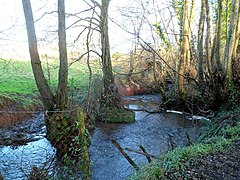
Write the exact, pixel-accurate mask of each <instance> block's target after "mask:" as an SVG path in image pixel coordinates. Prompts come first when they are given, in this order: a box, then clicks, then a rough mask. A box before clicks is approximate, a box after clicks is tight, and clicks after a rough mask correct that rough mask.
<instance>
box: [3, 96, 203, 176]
mask: <svg viewBox="0 0 240 180" xmlns="http://www.w3.org/2000/svg"><path fill="white" fill-rule="evenodd" d="M124 100H125V103H126V107H128V108H130V109H136V110H137V109H147V108H148V109H149V108H150V109H156V108H157V106H158V103H159V101H160V97H159V96H156V95H144V96H129V97H124ZM135 114H136V122H134V123H131V124H105V123H97V124H96V129H95V130H94V132H93V134H92V143H91V146H90V148H89V151H90V159H91V169H92V179H94V180H108V179H109V180H110V179H111V180H112V179H114V180H118V179H125V178H127V177H129V176H130V175H132V174H133V173H134V172H135V170H134V168H133V167H132V166H131V165H130V164H129V163H128V162H127V160H126V159H125V158H124V157H123V156H122V155H121V153H120V152H119V151H118V150H117V148H116V147H115V146H114V145H113V144H112V143H111V140H112V139H114V140H116V141H117V142H118V143H119V144H120V145H121V146H122V147H123V148H126V147H128V148H131V149H135V150H138V145H143V146H144V147H145V148H146V150H147V152H148V153H149V154H152V155H157V154H159V153H162V152H165V151H167V150H168V149H169V141H168V137H169V135H171V136H172V137H173V141H174V143H175V144H176V145H177V146H182V145H184V144H187V138H186V132H188V134H189V136H190V137H191V138H192V139H194V138H195V137H196V136H198V132H199V127H197V126H195V125H194V124H192V122H191V121H187V120H185V119H184V118H183V117H182V116H181V115H177V114H168V113H161V114H159V113H155V114H149V113H147V112H144V111H136V112H135ZM36 121H37V122H38V124H39V123H40V122H41V123H42V122H44V119H43V115H41V114H40V115H38V116H36V117H35V119H32V120H30V121H27V122H25V124H24V123H23V125H19V126H18V128H15V130H17V129H19V127H25V126H26V127H27V125H26V124H34V123H36ZM41 123H40V124H41ZM35 128H36V129H40V130H39V131H38V132H37V131H35V133H34V134H31V133H30V134H31V137H34V138H33V139H32V141H31V142H28V143H27V144H26V145H21V146H3V145H2V146H0V164H1V165H0V172H1V175H2V176H3V177H4V179H9V180H10V179H27V178H26V175H27V174H28V173H29V171H30V170H31V167H32V166H39V165H41V164H44V166H50V165H49V164H50V162H52V161H51V160H52V159H54V157H55V149H54V148H53V147H52V146H51V144H50V143H49V142H48V140H47V139H46V138H45V127H44V126H42V127H41V128H39V127H38V126H36V127H33V128H32V129H33V132H34V130H35ZM13 129H14V128H13ZM3 132H4V133H5V134H6V133H7V132H8V133H10V134H11V133H12V134H13V133H15V131H12V132H11V131H9V130H8V131H6V130H5V131H4V130H1V131H0V133H3ZM21 133H23V132H21ZM25 135H26V133H25ZM26 136H30V135H26ZM127 153H128V154H129V156H130V157H131V158H132V160H133V161H134V162H135V163H136V164H137V165H138V166H142V165H144V164H145V163H147V160H146V158H145V157H144V156H142V155H139V154H136V153H133V152H127ZM57 163H58V162H57V160H54V163H52V164H51V166H50V172H51V169H55V170H56V169H57V168H55V167H56V166H58V167H59V164H57ZM60 169H61V168H60ZM52 173H55V172H52Z"/></svg>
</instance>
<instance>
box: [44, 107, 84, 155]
mask: <svg viewBox="0 0 240 180" xmlns="http://www.w3.org/2000/svg"><path fill="white" fill-rule="evenodd" d="M45 124H46V129H47V139H48V140H49V141H50V142H51V144H52V145H53V146H54V147H55V148H56V151H57V155H58V156H59V157H64V156H69V157H79V156H80V155H81V154H80V153H82V152H81V150H82V149H83V148H82V147H83V146H87V144H88V143H87V136H88V135H87V133H86V129H85V123H84V114H83V112H82V110H81V109H77V110H74V111H66V112H57V111H56V112H54V113H52V114H51V115H47V116H45ZM83 132H84V133H83Z"/></svg>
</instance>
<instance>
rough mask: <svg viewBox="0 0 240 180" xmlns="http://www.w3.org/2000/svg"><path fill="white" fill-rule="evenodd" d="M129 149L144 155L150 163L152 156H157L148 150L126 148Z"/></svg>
mask: <svg viewBox="0 0 240 180" xmlns="http://www.w3.org/2000/svg"><path fill="white" fill-rule="evenodd" d="M125 149H126V150H127V151H131V152H134V153H137V154H141V155H144V156H145V157H146V158H147V160H148V162H149V163H150V162H151V158H155V156H154V155H151V154H148V153H147V152H146V151H145V152H142V151H138V150H134V149H130V148H125Z"/></svg>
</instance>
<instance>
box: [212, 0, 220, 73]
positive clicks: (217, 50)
mask: <svg viewBox="0 0 240 180" xmlns="http://www.w3.org/2000/svg"><path fill="white" fill-rule="evenodd" d="M221 36H222V0H218V21H217V37H216V44H215V50H214V55H215V56H214V58H215V61H214V62H215V63H216V65H217V68H218V70H220V69H221V64H222V63H221V61H220V59H221V58H220V46H221Z"/></svg>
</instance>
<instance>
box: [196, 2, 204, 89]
mask: <svg viewBox="0 0 240 180" xmlns="http://www.w3.org/2000/svg"><path fill="white" fill-rule="evenodd" d="M205 16H206V1H205V0H202V5H201V16H200V19H199V29H198V45H197V47H198V81H199V84H200V86H202V85H203V81H204V75H203V32H204V23H205Z"/></svg>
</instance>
